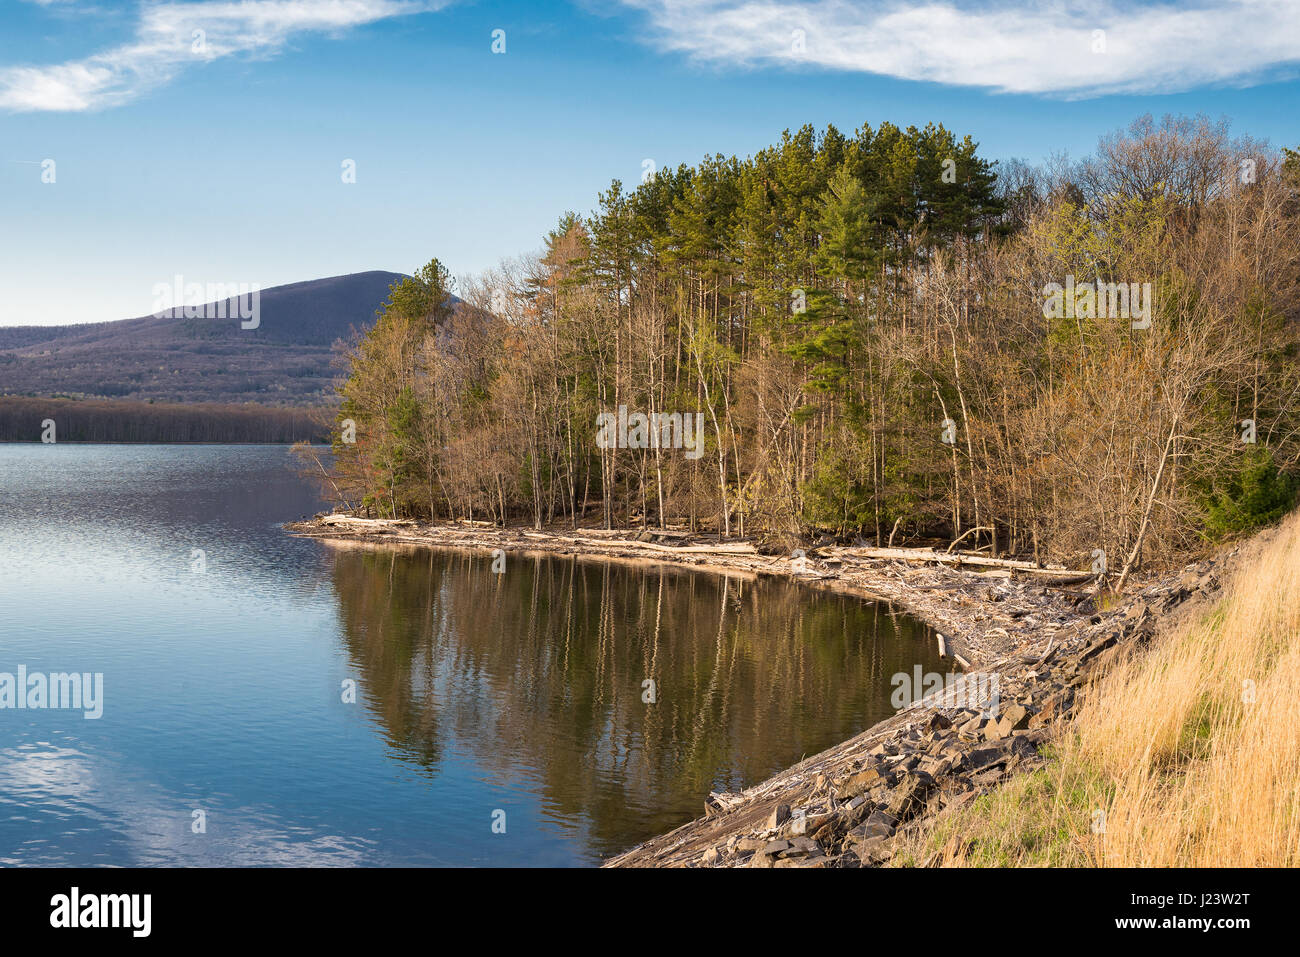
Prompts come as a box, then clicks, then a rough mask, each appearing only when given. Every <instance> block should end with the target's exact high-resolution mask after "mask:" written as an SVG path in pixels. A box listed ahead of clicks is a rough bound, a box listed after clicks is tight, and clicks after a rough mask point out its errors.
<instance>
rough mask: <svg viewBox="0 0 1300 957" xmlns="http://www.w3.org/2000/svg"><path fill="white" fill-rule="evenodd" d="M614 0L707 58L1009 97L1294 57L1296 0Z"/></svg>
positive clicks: (1141, 85) (1233, 74)
mask: <svg viewBox="0 0 1300 957" xmlns="http://www.w3.org/2000/svg"><path fill="white" fill-rule="evenodd" d="M623 2H624V3H625V4H627V5H628V6H631V7H635V8H637V9H640V10H642V11H644V13H645V14H646V16H647V19H648V21H649V24H650V29H651V39H652V42H654V43H656V44H657V45H658V46H659V47H660V48H662V49H666V50H671V51H676V52H681V53H685V54H688V55H689V56H691V57H692V58H694V59H696V60H699V61H703V62H709V63H715V64H718V65H739V66H763V65H771V64H783V63H784V64H789V65H792V66H794V65H798V64H800V63H803V64H807V65H811V66H815V67H822V68H826V69H832V70H844V71H854V72H863V73H876V74H880V75H883V76H891V77H898V78H901V79H907V80H929V81H934V82H938V83H945V84H949V85H953V86H975V87H985V88H988V89H992V90H997V91H1000V92H1005V93H1040V94H1051V95H1058V96H1068V97H1079V96H1092V95H1099V94H1105V93H1166V92H1174V91H1178V90H1185V89H1189V88H1192V87H1196V86H1201V85H1206V84H1224V83H1237V84H1249V83H1252V82H1258V81H1260V80H1262V79H1264V78H1266V77H1269V76H1273V75H1277V74H1278V73H1279V72H1280V71H1282V70H1285V69H1287V68H1294V67H1295V66H1296V64H1298V63H1300V0H1175V2H1156V3H1152V2H1149V0H1148V2H1142V3H1139V2H1136V0H1055V2H1048V3H1041V4H1037V5H1032V6H1031V5H1030V4H1027V3H1024V2H1015V0H985V2H982V3H978V4H976V3H973V2H970V0H931V2H928V0H921V2H908V0H862V2H849V0H623ZM799 30H802V31H803V49H802V51H800V50H798V49H797V43H796V39H797V35H796V33H795V31H799ZM1095 31H1104V52H1095V51H1094V47H1095V46H1097V45H1099V44H1098V39H1099V36H1100V35H1099V34H1097V33H1096V32H1095Z"/></svg>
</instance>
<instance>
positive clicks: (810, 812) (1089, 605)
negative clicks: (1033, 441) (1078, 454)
mask: <svg viewBox="0 0 1300 957" xmlns="http://www.w3.org/2000/svg"><path fill="white" fill-rule="evenodd" d="M286 528H287V529H288V530H289V531H291V532H293V533H294V534H297V535H303V536H308V537H313V538H320V539H324V540H328V541H331V542H335V543H339V544H344V543H352V544H362V545H383V546H421V547H444V548H460V549H472V550H480V551H487V552H494V551H496V550H498V549H499V550H501V551H502V552H506V553H544V554H553V555H564V556H572V557H576V558H579V559H589V560H598V561H609V560H619V561H637V562H647V561H648V562H660V563H667V564H678V565H686V566H690V567H693V568H696V569H698V570H702V571H712V572H718V573H723V574H743V575H747V576H756V575H764V574H770V575H781V576H784V577H789V578H792V579H795V580H799V581H804V582H807V583H808V584H810V585H813V586H815V587H820V588H829V589H832V590H835V591H840V592H845V593H849V594H855V595H858V596H860V597H863V598H868V599H875V600H880V601H885V602H888V603H889V604H890V605H892V606H894V607H895V608H898V609H899V610H901V611H904V612H907V613H909V614H911V615H912V616H914V617H916V618H918V619H920V620H921V621H923V622H925V623H926V624H928V625H929V626H931V627H932V628H934V629H935V631H936V632H937V633H939V634H940V635H942V637H943V642H944V644H945V645H946V647H947V651H948V653H949V654H951V655H952V656H953V657H955V658H956V659H957V660H958V661H959V662H960V663H961V664H962V665H963V671H962V673H961V675H959V676H958V677H957V678H956V679H955V680H950V681H949V682H948V683H947V684H946V685H945V686H944V687H942V688H940V689H935V690H934V691H933V692H932V693H930V694H929V695H928V696H926V697H924V698H922V699H921V700H919V701H916V702H914V703H913V704H912V705H909V706H908V707H906V708H904V709H903V710H901V711H900V712H899V713H898V714H896V715H894V716H892V717H890V718H888V719H886V720H884V721H882V722H880V723H879V724H877V725H875V726H873V727H871V728H868V729H867V730H865V731H863V732H862V733H861V734H859V735H857V736H856V737H854V738H852V739H850V740H848V741H846V742H844V743H842V744H840V745H837V746H835V747H833V748H830V749H828V750H826V751H824V752H822V753H821V754H818V755H815V756H814V757H811V758H808V759H806V760H804V761H802V762H800V763H799V764H797V765H795V766H794V767H792V768H789V769H787V770H785V771H782V772H780V773H778V774H776V775H774V776H773V777H771V778H769V779H767V780H766V781H763V782H761V783H759V784H757V785H755V786H754V787H751V788H749V789H747V790H745V791H744V792H741V793H739V794H714V795H710V798H709V800H708V801H707V802H706V805H705V808H704V816H703V817H700V818H697V819H696V820H694V821H691V822H689V823H687V824H684V825H682V826H681V827H678V828H676V829H675V830H673V831H670V832H668V833H667V834H664V835H660V836H659V837H656V838H653V839H651V840H649V841H646V842H645V843H643V844H641V845H639V846H637V847H634V848H632V849H630V850H628V851H626V852H624V853H622V854H619V855H617V856H616V857H614V858H612V859H611V860H609V861H607V862H606V863H605V865H604V866H607V867H692V866H695V867H698V866H707V867H736V866H748V867H782V868H789V867H817V868H821V867H858V866H874V865H880V864H884V863H887V862H888V861H889V859H890V857H891V856H892V849H891V840H892V838H893V837H894V835H895V834H896V833H897V831H898V829H899V828H901V827H904V826H907V825H909V824H913V823H915V822H917V821H920V820H921V819H923V818H925V817H927V816H930V815H939V814H943V813H945V812H949V811H952V810H954V809H956V808H958V807H960V806H962V805H964V804H965V803H967V802H969V801H971V800H973V799H975V798H976V797H978V796H979V795H981V794H984V793H987V792H988V791H989V790H991V789H993V788H994V787H997V786H998V785H999V784H1000V783H1001V782H1002V781H1004V780H1005V779H1006V778H1008V777H1009V776H1011V775H1013V774H1016V773H1019V772H1020V771H1023V770H1028V769H1031V768H1033V767H1035V766H1037V765H1038V764H1039V763H1041V761H1042V758H1041V757H1040V756H1039V749H1040V747H1041V746H1042V744H1043V743H1044V742H1045V741H1047V740H1048V739H1049V738H1050V736H1051V735H1052V733H1053V732H1054V731H1055V730H1056V729H1057V727H1058V726H1059V725H1060V724H1061V722H1063V721H1065V720H1067V719H1068V718H1069V716H1070V715H1071V714H1072V712H1073V709H1074V706H1075V701H1076V697H1077V695H1078V693H1079V689H1080V688H1081V686H1083V685H1084V684H1086V683H1087V682H1089V681H1091V680H1093V678H1094V677H1095V676H1097V675H1099V674H1100V673H1101V672H1102V671H1103V670H1104V668H1105V665H1106V664H1107V663H1108V662H1109V661H1110V660H1111V659H1112V658H1113V657H1114V655H1116V654H1118V653H1119V651H1120V649H1121V648H1122V647H1124V646H1125V645H1130V644H1132V643H1135V642H1143V641H1146V640H1147V639H1149V638H1150V637H1151V635H1152V634H1153V633H1154V630H1155V627H1156V622H1157V619H1158V618H1161V617H1163V616H1166V615H1168V614H1170V613H1171V612H1172V611H1174V610H1175V609H1177V608H1179V606H1182V605H1183V604H1184V603H1185V602H1187V600H1188V599H1189V598H1193V597H1208V596H1211V595H1212V594H1213V593H1214V592H1216V591H1217V590H1218V588H1219V587H1220V579H1221V577H1222V574H1221V573H1222V568H1221V564H1222V562H1223V561H1224V559H1223V558H1219V559H1212V560H1209V561H1206V562H1201V563H1199V564H1197V565H1192V566H1189V567H1188V568H1187V569H1185V570H1184V571H1182V572H1181V573H1178V574H1174V575H1169V576H1165V577H1163V578H1160V579H1156V580H1152V581H1148V582H1146V583H1144V584H1143V586H1142V587H1140V588H1138V589H1135V591H1134V592H1133V593H1132V594H1131V595H1130V596H1128V597H1127V598H1126V599H1125V600H1124V601H1123V602H1122V603H1120V604H1119V605H1118V606H1117V607H1115V608H1113V609H1110V610H1106V611H1101V612H1098V611H1097V610H1096V608H1095V607H1094V602H1093V599H1092V597H1091V596H1090V595H1089V594H1088V593H1086V592H1081V591H1076V590H1072V589H1070V588H1068V587H1065V586H1064V585H1063V584H1061V582H1068V581H1069V580H1070V577H1071V576H1070V574H1069V573H1068V572H1065V573H1064V574H1062V575H1061V576H1059V578H1057V579H1056V580H1055V581H1054V580H1052V579H1051V578H1047V579H1045V578H1044V577H1043V576H1042V575H1041V572H1040V571H1039V570H1034V569H1026V570H1024V572H1023V573H1022V572H1021V571H1020V570H1017V569H993V570H991V571H990V570H989V568H988V567H987V566H983V565H973V566H972V565H968V564H966V562H964V561H963V557H962V556H961V555H957V556H948V555H945V556H944V560H945V562H950V563H948V564H942V565H934V564H916V563H911V562H907V561H900V560H891V559H888V558H878V557H869V556H868V555H867V554H865V553H867V552H878V551H880V550H872V549H854V548H841V547H825V548H810V549H808V550H807V551H806V553H800V554H797V555H781V554H777V555H769V554H760V553H759V552H758V551H757V550H755V549H753V548H748V549H741V548H737V547H736V546H734V545H730V544H724V545H721V546H719V545H717V544H716V543H712V544H711V543H708V542H701V541H692V540H690V539H689V538H687V537H685V536H681V535H676V536H674V537H673V538H671V539H670V541H671V542H672V544H668V545H665V544H662V543H661V542H662V536H663V535H664V534H667V533H660V535H659V536H656V535H655V534H654V533H646V532H636V531H630V532H629V531H614V532H609V531H603V530H581V531H577V532H571V531H555V530H552V531H534V530H532V529H527V530H525V529H501V528H495V527H491V526H477V525H474V526H470V525H465V524H432V525H421V524H417V523H414V522H409V521H384V520H367V519H358V518H353V517H348V516H323V517H319V518H317V519H314V520H311V521H307V522H298V523H291V524H290V525H287V526H286ZM629 536H632V537H629ZM968 557H969V558H970V559H977V558H978V556H974V555H971V556H968ZM1075 577H1077V576H1075ZM917 677H921V676H919V675H918V676H917Z"/></svg>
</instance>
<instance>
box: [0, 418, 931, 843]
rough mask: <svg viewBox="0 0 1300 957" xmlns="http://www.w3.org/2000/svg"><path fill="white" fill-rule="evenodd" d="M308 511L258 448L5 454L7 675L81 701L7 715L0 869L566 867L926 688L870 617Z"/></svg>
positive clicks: (0, 512) (0, 614) (694, 811)
mask: <svg viewBox="0 0 1300 957" xmlns="http://www.w3.org/2000/svg"><path fill="white" fill-rule="evenodd" d="M320 507H321V503H320V501H319V499H318V495H317V491H316V489H315V487H314V486H313V485H312V484H311V482H310V481H308V480H307V479H304V478H302V477H300V476H298V475H297V474H296V473H295V471H294V470H293V462H292V460H291V456H290V454H289V452H288V450H287V449H286V448H284V447H281V446H128V445H116V446H105V445H69V444H62V445H0V673H8V674H10V675H11V676H14V678H13V679H12V680H14V681H15V682H16V681H17V677H16V676H17V675H18V673H19V669H20V668H22V669H24V670H25V672H26V674H27V675H28V676H29V677H28V680H29V681H30V680H43V679H41V678H40V677H39V676H50V675H57V674H76V675H86V676H87V680H86V683H85V685H84V687H85V689H86V691H87V693H88V694H89V693H90V692H91V691H92V690H93V688H94V678H93V676H95V675H102V679H100V680H101V682H102V684H101V685H100V693H99V695H98V702H97V708H99V709H102V714H101V715H100V716H99V717H97V718H88V717H87V716H86V715H87V714H88V713H89V709H88V699H87V700H84V701H82V702H81V709H80V710H78V709H76V708H73V707H61V708H54V707H50V706H49V705H50V704H53V703H55V697H54V694H53V689H54V686H55V682H54V681H53V680H51V681H50V682H49V688H50V694H49V695H48V696H47V697H46V698H45V699H44V702H45V705H46V706H45V707H25V708H18V707H16V706H14V707H4V708H0V864H7V865H199V866H216V865H375V866H389V865H417V866H426V865H427V866H437V865H492V866H503V865H504V866H531V865H561V866H565V865H590V864H594V863H598V862H599V861H600V860H601V859H603V858H605V857H607V856H609V855H611V854H614V853H616V852H618V851H621V850H624V849H626V848H627V847H629V846H631V845H633V844H635V843H637V842H639V841H641V840H643V839H646V838H648V837H651V836H653V835H655V834H657V833H659V832H661V831H664V830H668V829H670V828H672V827H674V826H676V825H678V824H681V823H684V822H685V821H687V820H690V819H691V818H693V817H697V816H698V815H699V814H701V813H702V811H703V806H704V799H705V796H706V795H707V794H708V792H709V791H710V790H739V789H741V788H743V787H747V786H749V785H751V784H754V783H757V782H758V781H761V780H762V779H764V778H765V777H767V776H769V775H770V774H772V773H774V772H776V771H778V770H781V769H782V768H785V767H788V766H789V765H791V764H793V763H795V762H796V761H798V760H799V759H800V758H801V757H803V756H806V755H811V754H814V753H816V752H818V751H820V750H823V749H825V748H826V747H829V746H830V745H833V744H836V743H838V742H840V741H842V740H844V739H846V738H848V737H850V736H852V735H853V734H855V733H856V732H858V731H861V730H862V729H864V728H866V727H868V726H869V725H871V724H873V723H874V722H876V721H878V720H880V719H881V718H883V717H886V716H888V715H889V714H892V713H893V709H892V707H891V705H890V703H889V697H890V693H891V691H892V686H891V683H890V679H891V676H892V675H894V674H895V673H897V672H909V673H910V671H911V670H912V666H913V665H914V664H918V663H919V664H921V665H922V666H924V667H925V669H926V670H927V671H929V670H936V671H944V670H947V668H946V667H944V666H943V665H941V663H940V662H939V661H938V659H937V653H936V650H935V642H934V638H933V634H932V632H930V631H929V629H927V628H925V627H923V626H921V625H920V624H918V623H916V622H915V621H913V620H911V619H909V618H907V617H905V616H898V615H894V614H892V613H891V611H890V609H889V608H888V607H886V606H884V605H881V604H877V603H872V602H864V601H859V600H857V599H854V598H851V597H847V596H840V595H833V594H830V593H821V592H818V591H815V590H812V589H809V588H806V587H805V586H800V585H796V584H793V583H790V582H787V581H784V580H775V579H773V580H759V581H751V580H745V579H744V578H742V577H724V576H719V575H713V574H708V573H703V572H690V571H684V570H681V569H678V568H660V567H657V566H648V565H632V564H626V563H606V562H595V561H579V560H576V559H567V558H555V557H524V556H519V555H509V556H507V558H506V561H505V567H504V569H503V570H501V571H500V572H499V573H498V572H496V571H494V570H493V567H492V560H491V558H490V556H488V555H486V554H483V555H478V554H472V553H467V552H457V551H449V550H434V549H400V550H399V549H394V548H380V549H374V548H361V547H337V546H331V545H328V544H325V543H322V542H319V541H315V540H310V539H300V538H294V537H292V536H290V535H288V534H287V533H286V532H285V531H284V530H283V529H282V528H281V527H280V526H281V523H283V522H286V521H292V520H296V519H299V518H302V517H305V516H308V515H310V514H312V513H314V512H316V511H318V510H319V509H320ZM32 676H37V677H36V678H33V677H32ZM0 680H2V679H0ZM33 700H34V701H35V700H36V699H33ZM68 702H69V699H68V697H67V689H66V688H65V689H64V696H63V699H62V703H63V704H65V705H67V704H68ZM37 703H39V702H37Z"/></svg>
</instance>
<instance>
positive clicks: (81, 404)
mask: <svg viewBox="0 0 1300 957" xmlns="http://www.w3.org/2000/svg"><path fill="white" fill-rule="evenodd" d="M49 423H52V426H51V425H50V424H49ZM328 434H329V414H328V412H327V411H324V410H321V409H312V408H286V407H277V406H269V405H255V404H253V403H246V404H236V403H217V402H136V401H131V400H123V399H70V398H55V399H42V398H34V397H31V396H0V442H42V441H45V442H56V443H57V442H222V443H226V442H260V443H284V444H288V443H290V442H299V441H321V440H324V439H326V438H327V437H328Z"/></svg>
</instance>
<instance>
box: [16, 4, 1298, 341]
mask: <svg viewBox="0 0 1300 957" xmlns="http://www.w3.org/2000/svg"><path fill="white" fill-rule="evenodd" d="M195 29H203V30H204V34H203V41H204V42H203V43H202V44H200V45H199V47H198V49H196V46H195V40H194V30H195ZM494 30H504V31H505V52H504V53H503V54H497V53H493V52H492V44H493V36H492V33H493V31H494ZM1098 30H1101V31H1103V33H1102V34H1100V35H1099V34H1098V33H1096V32H1095V31H1098ZM796 31H802V32H801V33H800V32H796ZM1298 67H1300V2H1297V0H1184V2H1182V3H1180V4H1176V5H1173V4H1165V3H1155V2H1137V0H1086V2H1078V3H1075V2H1069V0H1058V2H1053V3H1044V4H1039V5H1034V4H1027V3H1011V2H1009V0H1008V2H1004V0H980V2H976V0H926V2H907V0H879V2H877V0H863V2H857V3H851V2H846V0H627V2H616V0H608V2H604V3H599V4H598V3H595V2H594V0H591V2H589V0H582V2H578V3H565V2H554V3H546V4H541V3H505V2H486V0H480V2H444V3H438V2H432V3H429V2H422V0H250V2H244V3H240V2H217V0H194V2H185V3H172V2H156V0H150V2H144V3H139V2H134V0H117V2H108V0H0V289H2V290H3V295H0V325H20V324H53V323H62V322H89V321H101V320H108V319H120V318H125V317H128V316H137V315H143V314H145V313H148V312H150V311H152V309H153V294H152V290H153V287H154V286H155V285H156V284H158V283H161V282H170V281H171V280H172V277H173V276H175V275H177V274H180V275H182V276H184V277H185V280H186V281H187V282H190V281H195V282H203V283H208V282H213V283H217V282H224V283H243V282H246V283H258V284H260V285H261V286H262V287H267V286H271V285H276V284H279V283H285V282H294V281H298V280H302V279H312V278H318V277H322V276H330V275H337V274H340V273H347V272H358V271H362V270H367V269H390V270H394V271H402V270H410V269H413V268H415V267H416V266H418V265H420V264H422V263H424V262H426V261H427V260H428V259H429V258H431V257H433V256H437V257H439V258H440V259H442V260H443V262H444V263H446V264H447V265H448V267H449V268H450V269H451V270H452V271H453V273H455V274H461V275H463V274H468V273H473V272H477V271H479V270H482V269H484V268H486V267H489V266H492V265H494V264H495V263H496V262H497V261H498V260H500V259H501V258H502V257H508V256H513V255H517V254H519V253H523V252H527V251H530V250H534V249H536V248H537V247H538V245H539V242H540V237H541V235H542V234H543V233H544V232H545V231H546V230H547V229H548V228H550V227H551V226H552V225H554V223H555V221H556V220H557V219H558V217H559V215H560V213H562V212H563V211H564V210H566V209H573V210H576V211H579V212H587V211H589V210H591V208H592V207H593V206H594V204H595V199H596V193H597V191H598V190H601V189H603V188H605V187H606V186H607V185H608V184H609V182H610V180H611V179H614V178H616V177H617V178H620V179H622V180H623V181H624V182H625V183H629V184H632V183H635V182H637V181H638V180H639V178H640V175H641V171H642V163H643V160H645V159H651V160H653V161H654V162H655V163H656V164H657V165H658V166H660V167H663V166H670V165H676V164H677V163H680V162H695V161H697V160H698V159H700V157H702V156H703V155H705V154H707V153H714V152H721V153H726V154H731V153H736V154H739V155H746V154H749V153H752V152H753V151H755V150H757V149H760V148H762V147H763V146H765V145H768V144H770V143H772V142H774V141H775V140H776V139H777V138H778V137H779V135H780V133H781V131H782V130H783V129H786V128H796V127H798V126H801V125H802V124H804V123H813V124H815V125H817V126H818V127H821V126H824V125H825V124H827V123H834V124H835V125H836V126H838V127H839V128H840V129H841V130H843V131H845V132H846V133H847V132H851V131H852V130H853V129H855V128H856V127H858V126H860V125H861V124H863V123H870V124H871V125H873V126H875V125H878V124H879V123H880V122H882V121H891V122H894V123H897V124H899V125H903V126H906V125H908V124H917V125H923V124H924V123H926V122H930V121H934V122H941V123H944V124H945V125H947V126H948V127H949V128H950V129H953V130H954V131H956V132H957V133H958V134H966V133H969V134H970V135H971V136H972V137H974V138H975V139H976V140H977V141H978V142H979V143H980V144H981V152H982V153H983V154H984V155H985V156H988V157H990V158H993V159H1005V158H1009V157H1020V158H1024V159H1027V160H1030V161H1039V160H1042V159H1044V158H1045V157H1047V156H1048V155H1049V154H1052V153H1054V152H1058V151H1066V152H1068V153H1069V154H1071V155H1072V156H1074V157H1080V156H1083V155H1085V154H1087V153H1088V152H1090V151H1091V149H1092V148H1093V146H1094V145H1095V143H1096V141H1097V137H1098V136H1099V135H1101V134H1103V133H1106V132H1109V131H1111V130H1114V129H1116V128H1119V127H1122V126H1126V125H1127V124H1128V123H1129V122H1130V121H1131V120H1133V119H1134V118H1135V117H1137V116H1139V115H1141V114H1143V113H1147V112H1150V113H1154V114H1156V115H1159V114H1162V113H1197V112H1204V113H1207V114H1209V115H1210V116H1211V117H1214V118H1218V117H1220V116H1227V117H1229V118H1230V119H1231V120H1232V122H1233V130H1234V132H1236V133H1239V134H1249V135H1251V136H1255V137H1259V138H1264V139H1268V140H1269V141H1271V142H1272V143H1273V144H1274V145H1289V146H1295V145H1297V144H1300V108H1298V105H1300V80H1297V68H1298ZM49 159H52V160H53V161H54V182H53V183H47V182H42V174H43V170H44V167H43V166H42V163H43V162H44V161H45V160H49ZM348 159H351V160H354V161H355V163H356V182H355V183H344V182H343V181H342V176H341V169H342V163H343V161H344V160H348Z"/></svg>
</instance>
